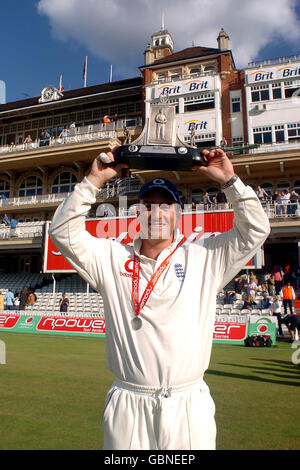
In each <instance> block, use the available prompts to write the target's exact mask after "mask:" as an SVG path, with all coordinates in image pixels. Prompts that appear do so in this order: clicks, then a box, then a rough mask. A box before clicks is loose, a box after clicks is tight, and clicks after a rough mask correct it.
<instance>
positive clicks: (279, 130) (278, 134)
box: [275, 124, 285, 144]
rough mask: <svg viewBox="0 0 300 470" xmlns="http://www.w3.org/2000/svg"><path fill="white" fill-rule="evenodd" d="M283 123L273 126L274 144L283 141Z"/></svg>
mask: <svg viewBox="0 0 300 470" xmlns="http://www.w3.org/2000/svg"><path fill="white" fill-rule="evenodd" d="M284 140H285V139H284V125H283V124H281V125H278V126H275V142H276V144H279V143H282V142H284Z"/></svg>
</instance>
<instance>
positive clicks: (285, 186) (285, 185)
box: [276, 181, 291, 193]
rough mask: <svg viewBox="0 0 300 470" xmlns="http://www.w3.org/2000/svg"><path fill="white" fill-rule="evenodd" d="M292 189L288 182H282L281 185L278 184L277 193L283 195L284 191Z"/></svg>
mask: <svg viewBox="0 0 300 470" xmlns="http://www.w3.org/2000/svg"><path fill="white" fill-rule="evenodd" d="M290 187H291V185H290V183H289V182H288V181H282V182H280V183H277V188H276V189H277V191H278V192H279V193H281V192H282V191H285V190H289V189H290Z"/></svg>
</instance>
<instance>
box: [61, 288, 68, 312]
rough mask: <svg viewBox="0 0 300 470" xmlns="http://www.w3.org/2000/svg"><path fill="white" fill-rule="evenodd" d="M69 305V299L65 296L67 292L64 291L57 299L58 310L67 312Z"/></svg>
mask: <svg viewBox="0 0 300 470" xmlns="http://www.w3.org/2000/svg"><path fill="white" fill-rule="evenodd" d="M68 307H69V299H68V298H67V294H66V293H65V292H64V293H63V295H62V298H61V299H60V301H59V311H60V312H67V311H68Z"/></svg>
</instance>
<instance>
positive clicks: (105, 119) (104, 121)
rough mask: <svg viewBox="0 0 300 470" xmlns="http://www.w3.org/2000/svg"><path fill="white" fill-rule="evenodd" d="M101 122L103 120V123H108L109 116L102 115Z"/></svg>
mask: <svg viewBox="0 0 300 470" xmlns="http://www.w3.org/2000/svg"><path fill="white" fill-rule="evenodd" d="M102 122H103V124H109V123H110V119H109V117H108V116H104V118H103V121H102Z"/></svg>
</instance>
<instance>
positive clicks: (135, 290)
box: [131, 239, 183, 330]
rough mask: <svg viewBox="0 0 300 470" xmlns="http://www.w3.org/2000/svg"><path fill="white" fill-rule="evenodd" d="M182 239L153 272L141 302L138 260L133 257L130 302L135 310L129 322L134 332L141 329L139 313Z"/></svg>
mask: <svg viewBox="0 0 300 470" xmlns="http://www.w3.org/2000/svg"><path fill="white" fill-rule="evenodd" d="M182 243H183V239H182V240H181V242H180V243H178V245H177V246H176V248H175V249H174V250H173V251H172V253H171V254H170V255H169V256H167V258H166V259H165V260H164V261H163V262H162V263H161V265H160V266H159V268H158V269H157V270H156V271H155V273H154V274H153V276H152V277H151V279H150V281H149V282H148V285H147V287H146V289H145V291H144V293H143V295H142V298H141V301H140V302H139V275H140V259H139V257H138V256H137V255H134V263H133V274H132V300H133V305H134V310H135V317H134V319H133V320H132V321H131V325H132V328H133V329H134V330H139V329H140V328H141V327H142V320H141V319H140V317H139V314H140V311H141V310H142V308H143V307H144V306H145V305H146V303H147V301H148V299H149V297H150V295H151V293H152V291H153V289H154V286H155V284H156V283H157V281H158V279H159V278H160V276H161V275H162V273H163V272H164V270H165V269H166V268H167V266H168V264H169V263H170V261H171V257H172V255H173V253H174V252H175V251H176V250H177V248H179V246H180V245H182Z"/></svg>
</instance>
